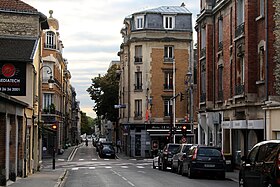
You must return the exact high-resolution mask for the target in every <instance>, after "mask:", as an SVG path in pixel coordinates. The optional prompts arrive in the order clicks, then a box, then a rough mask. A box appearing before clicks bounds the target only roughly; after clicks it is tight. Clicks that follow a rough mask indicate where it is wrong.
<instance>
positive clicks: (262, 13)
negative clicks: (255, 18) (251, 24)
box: [259, 0, 264, 17]
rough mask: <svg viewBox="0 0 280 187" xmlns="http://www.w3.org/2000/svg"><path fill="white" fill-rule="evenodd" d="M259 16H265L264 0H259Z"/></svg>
mask: <svg viewBox="0 0 280 187" xmlns="http://www.w3.org/2000/svg"><path fill="white" fill-rule="evenodd" d="M259 8H260V9H259V11H260V12H259V14H260V15H259V16H261V17H263V16H264V0H259Z"/></svg>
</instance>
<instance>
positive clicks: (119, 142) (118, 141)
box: [117, 139, 122, 153]
mask: <svg viewBox="0 0 280 187" xmlns="http://www.w3.org/2000/svg"><path fill="white" fill-rule="evenodd" d="M119 150H120V152H121V151H122V150H121V140H120V139H118V140H117V153H118V152H119Z"/></svg>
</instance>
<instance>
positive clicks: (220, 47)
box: [218, 41, 223, 51]
mask: <svg viewBox="0 0 280 187" xmlns="http://www.w3.org/2000/svg"><path fill="white" fill-rule="evenodd" d="M222 50H223V41H221V42H219V45H218V51H222Z"/></svg>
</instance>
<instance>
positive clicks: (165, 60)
mask: <svg viewBox="0 0 280 187" xmlns="http://www.w3.org/2000/svg"><path fill="white" fill-rule="evenodd" d="M164 62H166V63H173V62H174V58H173V57H164Z"/></svg>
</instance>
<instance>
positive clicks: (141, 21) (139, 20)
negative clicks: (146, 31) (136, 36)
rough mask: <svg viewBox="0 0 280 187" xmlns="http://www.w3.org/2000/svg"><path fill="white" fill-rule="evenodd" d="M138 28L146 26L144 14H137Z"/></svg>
mask: <svg viewBox="0 0 280 187" xmlns="http://www.w3.org/2000/svg"><path fill="white" fill-rule="evenodd" d="M135 23H136V29H143V28H144V16H137V17H136V18H135Z"/></svg>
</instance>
